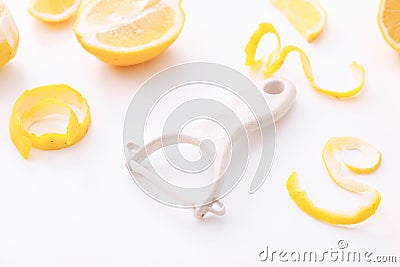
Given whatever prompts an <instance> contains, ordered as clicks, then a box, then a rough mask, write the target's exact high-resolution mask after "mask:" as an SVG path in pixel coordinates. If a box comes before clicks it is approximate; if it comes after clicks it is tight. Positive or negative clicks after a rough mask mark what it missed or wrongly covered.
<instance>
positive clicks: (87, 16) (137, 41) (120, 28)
mask: <svg viewBox="0 0 400 267" xmlns="http://www.w3.org/2000/svg"><path fill="white" fill-rule="evenodd" d="M184 21H185V15H184V13H183V11H182V8H181V1H180V0H148V1H143V0H129V1H128V0H92V1H91V2H89V3H88V4H87V5H85V6H84V7H83V8H82V9H81V10H80V12H79V14H78V18H77V20H76V22H75V25H74V31H75V34H76V37H77V39H78V41H79V42H80V44H81V45H82V46H83V48H85V49H86V50H87V51H88V52H89V53H92V54H93V55H95V56H96V57H97V58H99V59H100V60H102V61H104V62H106V63H108V64H111V65H117V66H129V65H135V64H138V63H142V62H145V61H147V60H150V59H152V58H154V57H156V56H158V55H159V54H161V53H162V52H164V51H165V50H166V49H167V48H168V47H169V46H170V45H171V44H172V43H173V42H174V41H175V40H176V38H177V37H178V35H179V34H180V32H181V31H182V28H183V25H184Z"/></svg>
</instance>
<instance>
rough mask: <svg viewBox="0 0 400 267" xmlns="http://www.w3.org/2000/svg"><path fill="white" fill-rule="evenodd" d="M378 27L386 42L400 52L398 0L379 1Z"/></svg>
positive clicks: (399, 7) (399, 9)
mask: <svg viewBox="0 0 400 267" xmlns="http://www.w3.org/2000/svg"><path fill="white" fill-rule="evenodd" d="M378 25H379V29H380V30H381V33H382V35H383V38H385V40H386V42H387V43H388V44H389V45H390V46H391V47H392V48H393V49H395V50H396V51H398V52H400V0H381V4H380V6H379V12H378Z"/></svg>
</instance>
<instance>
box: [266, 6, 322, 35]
mask: <svg viewBox="0 0 400 267" xmlns="http://www.w3.org/2000/svg"><path fill="white" fill-rule="evenodd" d="M271 3H272V5H273V6H275V7H276V8H277V9H279V10H280V11H281V12H282V13H283V14H284V15H285V16H286V18H287V19H288V20H289V22H290V23H291V24H292V25H293V27H294V28H295V29H296V30H297V31H298V32H299V33H300V34H301V35H302V36H303V37H304V38H305V39H306V40H307V41H308V42H312V41H313V40H314V39H315V38H317V37H318V35H319V34H320V33H321V32H322V30H323V29H324V27H325V24H326V20H327V17H328V16H327V13H326V11H325V9H324V8H323V7H322V6H321V4H320V3H318V2H317V1H316V0H271Z"/></svg>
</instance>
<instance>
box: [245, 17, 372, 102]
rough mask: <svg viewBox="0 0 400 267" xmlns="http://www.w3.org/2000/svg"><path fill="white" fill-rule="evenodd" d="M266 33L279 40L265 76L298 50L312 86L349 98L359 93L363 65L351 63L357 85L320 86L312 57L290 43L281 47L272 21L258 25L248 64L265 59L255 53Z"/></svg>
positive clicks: (325, 92)
mask: <svg viewBox="0 0 400 267" xmlns="http://www.w3.org/2000/svg"><path fill="white" fill-rule="evenodd" d="M266 34H273V35H274V36H275V37H276V39H277V41H276V46H275V49H274V51H272V52H271V53H270V54H269V56H268V59H267V63H266V69H265V71H264V75H265V76H270V75H272V74H274V73H275V72H276V71H278V70H279V69H280V68H281V66H282V65H283V63H284V62H285V60H286V57H287V56H288V55H289V54H290V53H291V52H298V54H299V57H300V61H301V65H302V68H303V72H304V74H305V76H306V77H307V79H308V81H309V82H310V84H311V87H312V88H314V89H315V90H316V91H318V92H320V93H322V94H325V95H328V96H331V97H335V98H349V97H353V96H355V95H357V94H358V93H359V92H360V91H361V89H362V88H363V86H364V82H365V70H364V67H363V66H361V65H359V64H358V63H357V62H355V61H354V62H353V63H351V64H350V69H351V70H352V73H353V76H354V78H355V79H356V81H357V86H356V87H354V88H352V89H348V90H344V91H336V90H329V89H324V88H322V87H321V86H319V85H318V84H317V83H316V81H315V78H314V74H313V71H312V68H311V63H310V59H309V58H308V56H307V54H306V53H305V52H304V51H303V50H302V49H300V48H298V47H297V46H294V45H288V46H285V47H283V48H282V49H281V38H280V36H279V33H278V32H277V30H276V29H275V27H274V26H273V25H272V24H271V23H261V24H260V25H259V26H258V29H257V30H256V31H255V32H254V33H253V35H252V36H251V37H250V40H249V42H248V43H247V45H246V48H245V52H246V65H247V66H255V65H258V64H260V63H261V62H262V60H263V59H262V58H261V59H255V55H256V51H257V48H258V45H259V43H260V41H261V38H262V37H263V36H264V35H266Z"/></svg>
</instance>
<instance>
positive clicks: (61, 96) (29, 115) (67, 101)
mask: <svg viewBox="0 0 400 267" xmlns="http://www.w3.org/2000/svg"><path fill="white" fill-rule="evenodd" d="M71 106H74V107H77V108H78V109H80V110H81V111H82V112H83V114H84V118H83V120H82V122H79V120H78V117H77V115H76V114H75V112H74V110H73V109H72V108H71ZM54 114H60V115H66V116H68V118H69V120H68V125H67V131H66V133H45V134H41V135H39V136H38V135H36V134H34V133H30V132H29V131H28V130H29V128H30V127H31V126H32V125H33V124H35V123H36V122H38V121H40V120H43V119H44V118H45V117H46V116H49V115H54ZM90 122H91V118H90V110H89V106H88V103H87V101H86V99H85V98H83V97H82V95H81V94H80V93H78V92H77V91H76V90H74V89H73V88H71V87H69V86H68V85H65V84H60V85H48V86H41V87H37V88H34V89H32V90H26V91H25V92H24V93H23V94H22V95H21V96H20V97H19V98H18V100H17V101H16V102H15V105H14V108H13V111H12V114H11V117H10V122H9V130H10V137H11V140H12V142H13V143H14V145H15V146H16V148H17V149H18V151H19V152H20V154H21V155H22V157H24V158H25V159H28V157H29V154H30V151H31V148H32V147H36V148H38V149H43V150H56V149H62V148H65V147H69V146H71V145H74V144H76V143H77V142H79V141H80V140H81V139H82V138H83V137H84V136H85V135H86V133H87V131H88V129H89V126H90Z"/></svg>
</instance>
